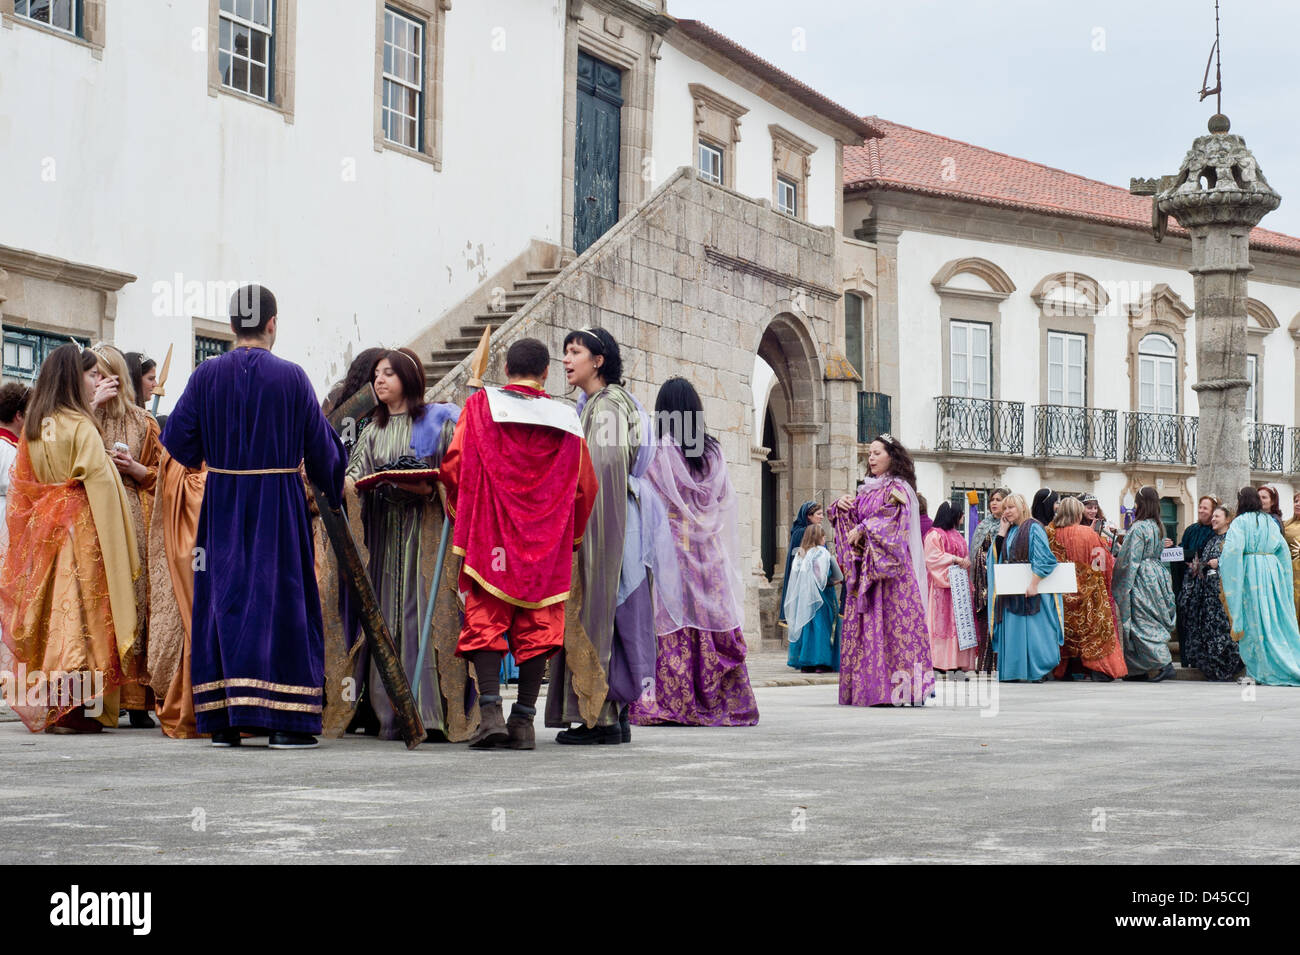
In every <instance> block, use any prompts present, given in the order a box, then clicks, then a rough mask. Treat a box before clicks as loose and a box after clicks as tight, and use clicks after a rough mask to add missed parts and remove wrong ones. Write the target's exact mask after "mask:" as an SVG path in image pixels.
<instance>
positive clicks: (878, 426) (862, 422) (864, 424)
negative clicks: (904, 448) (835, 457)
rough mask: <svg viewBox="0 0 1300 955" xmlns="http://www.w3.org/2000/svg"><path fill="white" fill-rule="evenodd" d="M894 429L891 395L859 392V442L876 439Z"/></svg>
mask: <svg viewBox="0 0 1300 955" xmlns="http://www.w3.org/2000/svg"><path fill="white" fill-rule="evenodd" d="M892 430H893V421H892V416H891V415H890V412H889V395H882V394H880V393H879V392H875V391H859V392H858V443H859V444H866V443H867V442H868V441H874V440H875V439H876V437H877V436H878V435H882V434H888V433H889V432H890V431H892Z"/></svg>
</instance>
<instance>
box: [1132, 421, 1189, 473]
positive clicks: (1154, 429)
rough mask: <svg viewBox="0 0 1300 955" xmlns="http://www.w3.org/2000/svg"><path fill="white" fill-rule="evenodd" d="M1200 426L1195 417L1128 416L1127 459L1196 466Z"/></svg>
mask: <svg viewBox="0 0 1300 955" xmlns="http://www.w3.org/2000/svg"><path fill="white" fill-rule="evenodd" d="M1196 423H1197V419H1196V418H1194V417H1192V416H1191V415H1179V414H1149V413H1147V412H1129V413H1127V414H1126V415H1125V416H1124V460H1125V461H1152V462H1158V463H1162V464H1195V463H1196Z"/></svg>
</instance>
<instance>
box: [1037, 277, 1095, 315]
mask: <svg viewBox="0 0 1300 955" xmlns="http://www.w3.org/2000/svg"><path fill="white" fill-rule="evenodd" d="M1029 297H1030V298H1031V299H1033V301H1034V304H1035V305H1037V306H1038V307H1039V308H1040V309H1041V310H1042V311H1043V313H1044V314H1046V315H1049V316H1057V315H1079V316H1091V315H1096V314H1097V313H1098V312H1100V311H1101V310H1102V309H1103V308H1105V307H1106V305H1107V304H1108V303H1109V302H1110V296H1109V295H1108V294H1106V290H1105V289H1104V288H1102V287H1101V284H1100V283H1099V282H1098V281H1097V280H1096V279H1094V278H1092V276H1089V275H1084V274H1083V273H1082V272H1057V273H1056V274H1054V275H1047V276H1044V277H1043V279H1042V280H1041V281H1040V282H1039V283H1038V284H1037V285H1035V286H1034V290H1033V291H1032V292H1030V293H1029Z"/></svg>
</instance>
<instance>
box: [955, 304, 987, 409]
mask: <svg viewBox="0 0 1300 955" xmlns="http://www.w3.org/2000/svg"><path fill="white" fill-rule="evenodd" d="M991 331H992V329H991V328H990V326H988V325H986V324H984V323H983V322H958V321H954V322H951V323H949V329H948V336H949V352H948V357H949V366H948V367H949V372H950V375H949V377H950V381H949V385H950V386H951V387H950V390H949V392H948V393H949V394H950V395H953V396H955V397H958V398H988V397H990V396H991V390H990V387H989V386H990V380H991V379H992V377H993V375H992V362H991V358H992V352H991V350H990V348H989V335H990V333H991Z"/></svg>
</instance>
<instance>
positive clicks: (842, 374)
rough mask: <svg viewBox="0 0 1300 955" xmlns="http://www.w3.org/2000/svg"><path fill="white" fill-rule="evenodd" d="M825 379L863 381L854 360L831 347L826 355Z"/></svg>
mask: <svg viewBox="0 0 1300 955" xmlns="http://www.w3.org/2000/svg"><path fill="white" fill-rule="evenodd" d="M825 380H826V381H854V382H861V381H862V376H861V375H859V374H858V372H857V369H855V368H854V367H853V364H852V362H850V361H849V360H848V359H847V358H845V357H844V356H843V355H841V354H840V353H839V352H838V351H835V350H834V349H831V350H830V351H829V352H828V353H827V355H826V376H825Z"/></svg>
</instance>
